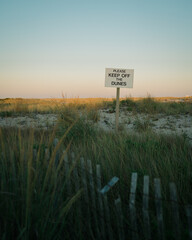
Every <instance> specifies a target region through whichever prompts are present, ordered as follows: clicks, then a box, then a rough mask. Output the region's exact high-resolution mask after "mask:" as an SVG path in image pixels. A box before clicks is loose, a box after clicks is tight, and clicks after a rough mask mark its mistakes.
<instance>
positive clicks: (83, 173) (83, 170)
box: [80, 157, 92, 231]
mask: <svg viewBox="0 0 192 240" xmlns="http://www.w3.org/2000/svg"><path fill="white" fill-rule="evenodd" d="M80 161H81V179H82V184H83V190H84V193H83V196H84V199H85V202H86V214H87V216H86V217H87V220H88V227H89V229H90V231H92V228H91V223H90V221H89V220H90V219H91V214H90V205H89V204H90V203H89V194H88V188H87V174H86V166H85V160H84V158H83V157H81V158H80Z"/></svg>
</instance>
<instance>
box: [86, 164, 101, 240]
mask: <svg viewBox="0 0 192 240" xmlns="http://www.w3.org/2000/svg"><path fill="white" fill-rule="evenodd" d="M87 164H88V171H89V175H88V180H89V183H90V193H91V201H92V204H93V208H92V209H93V211H92V212H93V218H94V222H95V232H96V236H97V239H101V234H100V231H99V227H98V220H97V206H96V195H95V184H94V180H93V169H92V163H91V160H88V161H87Z"/></svg>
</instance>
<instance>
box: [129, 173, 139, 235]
mask: <svg viewBox="0 0 192 240" xmlns="http://www.w3.org/2000/svg"><path fill="white" fill-rule="evenodd" d="M136 188H137V173H132V175H131V189H130V196H129V211H130V223H131V229H130V233H131V236H132V239H133V240H137V239H138V237H139V236H138V229H137V216H136V208H135V197H136Z"/></svg>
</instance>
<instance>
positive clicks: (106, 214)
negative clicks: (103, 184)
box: [102, 194, 113, 240]
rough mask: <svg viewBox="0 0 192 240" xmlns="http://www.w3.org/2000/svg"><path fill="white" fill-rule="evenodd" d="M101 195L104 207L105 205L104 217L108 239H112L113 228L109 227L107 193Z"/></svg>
mask: <svg viewBox="0 0 192 240" xmlns="http://www.w3.org/2000/svg"><path fill="white" fill-rule="evenodd" d="M102 197H103V201H104V207H105V217H106V225H107V235H108V239H109V240H113V229H112V227H111V218H110V211H109V205H108V199H107V194H104V195H103V196H102Z"/></svg>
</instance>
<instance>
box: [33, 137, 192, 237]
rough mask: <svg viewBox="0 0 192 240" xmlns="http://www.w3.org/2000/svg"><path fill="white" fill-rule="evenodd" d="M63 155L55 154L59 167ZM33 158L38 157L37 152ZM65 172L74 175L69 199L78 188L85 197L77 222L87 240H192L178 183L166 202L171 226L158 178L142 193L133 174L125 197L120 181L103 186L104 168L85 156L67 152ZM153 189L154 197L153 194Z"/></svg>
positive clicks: (191, 216)
mask: <svg viewBox="0 0 192 240" xmlns="http://www.w3.org/2000/svg"><path fill="white" fill-rule="evenodd" d="M56 144H57V141H54V145H56ZM63 152H64V151H63ZM63 152H62V153H63ZM50 155H51V154H50V153H49V150H48V149H46V150H45V156H46V158H47V159H49V158H50ZM60 156H61V153H57V154H56V157H55V161H56V165H58V163H59V158H60ZM34 157H36V153H35V151H34ZM64 169H65V170H64V171H65V172H64V174H65V175H66V176H67V177H69V175H70V171H71V172H72V174H71V175H70V177H69V179H68V181H67V182H66V194H67V195H68V197H70V196H72V195H73V194H74V193H75V192H77V191H78V190H79V189H83V195H82V198H81V200H80V201H79V202H77V204H76V206H77V209H78V211H77V214H78V219H81V223H79V228H81V229H80V230H79V231H81V230H82V232H84V234H85V238H84V239H98V240H105V239H109V240H124V239H131V240H140V239H143V240H151V239H158V240H165V239H171V240H172V239H175V240H182V239H189V240H192V205H187V206H181V205H180V204H179V201H178V195H177V189H176V185H175V183H170V184H169V193H170V196H169V201H167V200H166V206H168V208H169V209H170V211H169V213H170V214H169V219H171V220H170V221H171V222H170V224H169V223H167V219H166V217H165V216H167V212H166V210H165V208H164V200H163V198H162V191H161V190H162V187H161V181H160V179H159V178H155V179H154V183H153V184H152V179H151V180H150V178H149V176H144V178H143V192H141V193H138V191H137V188H138V186H137V185H138V174H137V173H135V172H134V173H132V175H131V176H130V187H128V184H126V185H125V191H124V192H123V194H124V196H122V191H121V192H118V187H117V188H115V187H114V186H118V184H119V182H118V178H117V177H115V178H114V176H111V181H110V179H108V180H109V182H108V183H107V182H105V183H103V178H102V170H101V166H100V165H96V166H93V165H92V162H91V160H85V159H84V158H83V157H81V158H76V156H75V154H74V153H70V154H69V153H66V154H65V156H64ZM119 181H121V179H119ZM150 183H151V184H150ZM113 188H115V194H114V195H113V194H112V195H111V194H110V193H111V192H112V191H113ZM151 188H152V189H153V196H152V194H150V189H151ZM113 196H114V199H113ZM125 196H127V197H126V198H127V201H125V203H124V202H123V201H122V199H125ZM138 196H139V197H138ZM138 202H139V204H138ZM183 211H184V212H185V214H183ZM181 212H182V218H181V214H180V213H181ZM165 213H166V214H165ZM183 215H185V217H183ZM169 225H170V226H169ZM167 228H168V229H167ZM83 229H84V230H83ZM86 234H87V236H86ZM71 239H73V238H71Z"/></svg>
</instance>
